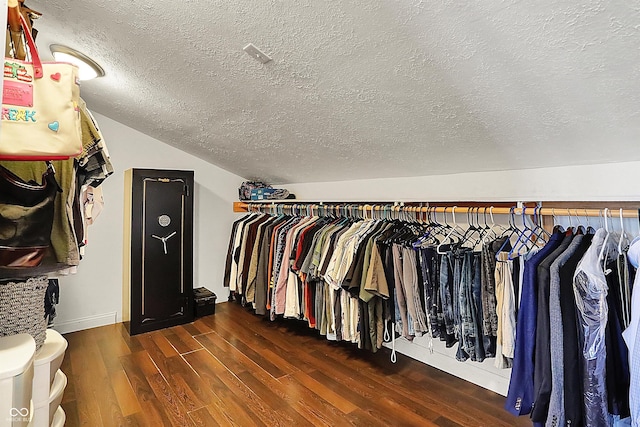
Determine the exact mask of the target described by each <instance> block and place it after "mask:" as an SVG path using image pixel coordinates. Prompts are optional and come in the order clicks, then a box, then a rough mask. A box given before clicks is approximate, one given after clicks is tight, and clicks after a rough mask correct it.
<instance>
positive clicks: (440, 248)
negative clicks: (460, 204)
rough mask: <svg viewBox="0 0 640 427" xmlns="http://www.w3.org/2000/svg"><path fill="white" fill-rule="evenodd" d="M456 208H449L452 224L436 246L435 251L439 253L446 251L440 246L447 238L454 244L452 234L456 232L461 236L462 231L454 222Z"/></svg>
mask: <svg viewBox="0 0 640 427" xmlns="http://www.w3.org/2000/svg"><path fill="white" fill-rule="evenodd" d="M456 208H457V206H454V207H453V208H451V214H452V216H453V226H452V227H451V230H450V231H449V233H448V234H447V235H446V236H445V238H444V239H443V240H442V243H440V244H439V245H438V246H437V248H436V251H437V252H438V253H439V254H441V255H443V254H445V253H446V251H443V250H442V246H443V245H444V244H445V243H446V242H447V240H449V241H451V242H452V243H453V244H454V245H455V242H454V240H453V239H452V235H453V234H454V233H456V234H458V236H462V232H463V231H464V230H463V229H462V228H461V227H460V226H459V225H458V223H457V222H456ZM445 212H446V208H445ZM445 217H446V215H445Z"/></svg>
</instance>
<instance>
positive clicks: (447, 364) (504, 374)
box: [384, 336, 511, 396]
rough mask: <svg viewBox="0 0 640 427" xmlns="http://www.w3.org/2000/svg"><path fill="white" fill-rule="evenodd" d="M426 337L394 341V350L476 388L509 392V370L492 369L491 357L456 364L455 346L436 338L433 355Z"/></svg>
mask: <svg viewBox="0 0 640 427" xmlns="http://www.w3.org/2000/svg"><path fill="white" fill-rule="evenodd" d="M428 343H429V339H428V338H427V337H424V336H423V337H416V338H414V341H413V342H409V341H407V340H406V339H404V338H399V339H396V343H395V346H396V351H397V352H398V353H401V354H404V355H405V356H408V357H410V358H412V359H416V360H418V361H420V362H422V363H425V364H427V365H429V366H433V367H434V368H438V369H440V370H441V371H444V372H447V373H449V374H451V375H454V376H456V377H458V378H462V379H463V380H466V381H469V382H471V383H473V384H475V385H478V386H480V387H483V388H486V389H488V390H491V391H493V392H495V393H498V394H501V395H503V396H506V395H507V391H508V390H509V379H510V377H511V369H498V368H496V367H494V366H493V363H494V360H495V359H493V358H490V359H485V360H484V361H483V362H481V363H478V362H472V361H470V360H467V361H466V362H458V361H457V360H456V357H455V354H456V349H457V348H458V344H457V343H456V345H455V346H453V347H452V348H446V347H445V345H444V343H443V342H441V341H440V340H439V339H437V338H436V339H434V340H433V353H430V352H429V348H428V345H429V344H428ZM384 346H385V347H387V348H391V344H390V343H385V344H384Z"/></svg>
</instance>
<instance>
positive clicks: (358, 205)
mask: <svg viewBox="0 0 640 427" xmlns="http://www.w3.org/2000/svg"><path fill="white" fill-rule="evenodd" d="M554 203H556V205H555V206H546V205H544V204H543V203H539V202H513V203H508V202H507V203H505V202H498V203H491V204H487V203H478V202H459V203H457V204H454V203H451V202H442V203H440V202H329V203H327V202H313V201H304V202H300V201H295V200H286V201H285V200H277V201H275V200H273V201H256V202H234V203H233V211H234V212H256V211H257V212H275V211H281V210H284V211H287V210H300V211H302V210H305V209H307V210H308V209H318V208H320V209H326V210H327V211H328V212H331V211H337V212H342V211H344V212H351V211H355V210H358V211H359V212H362V213H363V214H367V212H371V213H373V212H385V211H387V212H398V213H400V212H404V213H409V214H414V215H415V214H418V213H444V214H454V215H455V214H468V213H469V214H474V215H476V214H478V213H479V214H486V213H490V214H495V215H540V216H552V217H557V216H569V217H603V216H604V215H607V217H618V218H619V217H623V218H638V217H639V212H640V202H637V203H636V202H621V203H616V202H585V203H583V204H576V203H563V202H554ZM605 205H606V206H605Z"/></svg>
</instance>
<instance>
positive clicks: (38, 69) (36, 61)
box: [20, 14, 44, 79]
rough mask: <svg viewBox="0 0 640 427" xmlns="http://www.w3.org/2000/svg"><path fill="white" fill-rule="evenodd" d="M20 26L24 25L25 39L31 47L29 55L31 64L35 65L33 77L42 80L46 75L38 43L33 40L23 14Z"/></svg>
mask: <svg viewBox="0 0 640 427" xmlns="http://www.w3.org/2000/svg"><path fill="white" fill-rule="evenodd" d="M20 24H22V32H23V33H24V38H25V39H26V40H27V46H29V53H30V54H31V62H32V63H33V77H34V78H36V79H41V78H42V76H43V75H44V73H43V71H42V61H41V60H40V55H39V54H38V49H37V48H36V42H35V41H34V40H33V36H32V35H31V31H29V25H27V21H26V20H25V19H24V16H22V14H20Z"/></svg>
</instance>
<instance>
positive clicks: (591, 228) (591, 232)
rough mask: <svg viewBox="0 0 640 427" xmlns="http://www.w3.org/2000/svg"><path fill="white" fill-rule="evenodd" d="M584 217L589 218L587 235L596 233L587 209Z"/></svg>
mask: <svg viewBox="0 0 640 427" xmlns="http://www.w3.org/2000/svg"><path fill="white" fill-rule="evenodd" d="M584 216H585V217H586V218H587V230H586V234H594V233H595V232H596V230H595V228H593V227H592V226H591V219H590V218H589V215H588V214H587V209H586V208H585V210H584Z"/></svg>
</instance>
